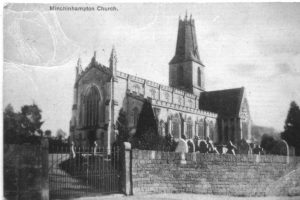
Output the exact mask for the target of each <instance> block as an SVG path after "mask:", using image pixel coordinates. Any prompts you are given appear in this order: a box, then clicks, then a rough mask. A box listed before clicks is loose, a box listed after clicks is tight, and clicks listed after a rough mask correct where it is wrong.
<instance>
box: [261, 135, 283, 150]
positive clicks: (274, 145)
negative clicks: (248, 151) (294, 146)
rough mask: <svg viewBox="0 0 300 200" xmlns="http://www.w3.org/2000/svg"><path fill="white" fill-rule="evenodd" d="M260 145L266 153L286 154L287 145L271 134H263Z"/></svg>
mask: <svg viewBox="0 0 300 200" xmlns="http://www.w3.org/2000/svg"><path fill="white" fill-rule="evenodd" d="M260 146H261V147H262V148H263V149H264V150H265V152H266V153H267V154H273V155H287V149H286V148H287V147H286V145H285V143H284V142H283V141H282V140H281V139H280V138H276V137H274V136H273V135H269V134H264V135H263V136H262V138H261V143H260Z"/></svg>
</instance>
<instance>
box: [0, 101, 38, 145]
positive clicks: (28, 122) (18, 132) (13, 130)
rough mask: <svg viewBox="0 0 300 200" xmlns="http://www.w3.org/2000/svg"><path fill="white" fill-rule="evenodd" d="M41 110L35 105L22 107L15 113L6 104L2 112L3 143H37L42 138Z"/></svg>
mask: <svg viewBox="0 0 300 200" xmlns="http://www.w3.org/2000/svg"><path fill="white" fill-rule="evenodd" d="M41 112H42V111H41V110H40V108H39V107H38V106H37V105H36V104H32V105H24V106H22V108H21V112H17V113H16V112H15V111H14V109H13V107H12V105H11V104H8V105H7V106H6V108H5V110H4V142H5V143H13V144H22V143H39V142H40V136H42V133H43V132H42V130H41V126H42V124H43V122H42V121H41V119H42V115H41Z"/></svg>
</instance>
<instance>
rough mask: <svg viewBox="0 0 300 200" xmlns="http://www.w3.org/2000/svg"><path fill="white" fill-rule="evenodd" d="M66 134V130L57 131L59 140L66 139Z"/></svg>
mask: <svg viewBox="0 0 300 200" xmlns="http://www.w3.org/2000/svg"><path fill="white" fill-rule="evenodd" d="M66 136H67V133H66V132H64V131H63V130H62V129H58V130H57V131H56V137H57V139H58V140H64V139H66Z"/></svg>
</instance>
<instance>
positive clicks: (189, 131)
mask: <svg viewBox="0 0 300 200" xmlns="http://www.w3.org/2000/svg"><path fill="white" fill-rule="evenodd" d="M186 136H187V137H188V138H193V121H192V119H191V118H189V119H188V120H187V122H186Z"/></svg>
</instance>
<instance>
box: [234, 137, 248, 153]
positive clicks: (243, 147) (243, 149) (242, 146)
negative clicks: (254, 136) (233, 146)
mask: <svg viewBox="0 0 300 200" xmlns="http://www.w3.org/2000/svg"><path fill="white" fill-rule="evenodd" d="M237 150H238V153H239V154H248V153H249V150H250V146H249V144H248V143H247V142H246V141H245V140H244V139H242V140H240V141H239V142H238V145H237Z"/></svg>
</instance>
